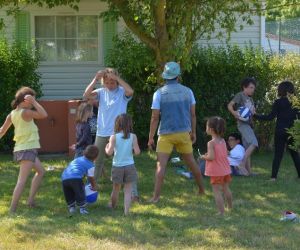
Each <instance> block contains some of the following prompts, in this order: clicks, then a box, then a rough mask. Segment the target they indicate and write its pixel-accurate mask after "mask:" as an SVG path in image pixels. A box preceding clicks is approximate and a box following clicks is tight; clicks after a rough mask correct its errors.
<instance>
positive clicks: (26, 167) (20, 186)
mask: <svg viewBox="0 0 300 250" xmlns="http://www.w3.org/2000/svg"><path fill="white" fill-rule="evenodd" d="M32 168H34V169H35V171H36V174H35V175H34V177H33V179H32V182H31V188H30V194H29V198H28V205H29V206H34V205H35V203H34V197H35V195H36V192H37V190H38V188H39V186H40V184H41V181H42V179H43V176H44V174H45V170H44V168H43V167H42V165H41V162H40V160H39V159H38V158H36V160H35V162H34V163H33V162H32V161H27V160H24V161H21V162H20V172H19V177H18V181H17V184H16V186H15V189H14V192H13V197H12V201H11V206H10V212H12V213H14V212H15V211H16V209H17V206H18V202H19V200H20V198H21V195H22V193H23V191H24V188H25V184H26V181H27V178H28V176H29V174H30V172H31V169H32Z"/></svg>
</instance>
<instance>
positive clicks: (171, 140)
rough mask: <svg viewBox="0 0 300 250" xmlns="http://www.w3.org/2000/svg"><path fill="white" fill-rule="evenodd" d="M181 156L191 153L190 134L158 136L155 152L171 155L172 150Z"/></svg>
mask: <svg viewBox="0 0 300 250" xmlns="http://www.w3.org/2000/svg"><path fill="white" fill-rule="evenodd" d="M174 147H175V148H176V151H177V152H178V153H181V154H190V153H192V152H193V146H192V141H191V137H190V134H189V133H188V132H181V133H174V134H167V135H160V136H159V137H158V141H157V146H156V152H157V153H166V154H171V152H172V150H173V148H174Z"/></svg>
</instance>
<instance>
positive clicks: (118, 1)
mask: <svg viewBox="0 0 300 250" xmlns="http://www.w3.org/2000/svg"><path fill="white" fill-rule="evenodd" d="M111 2H112V3H113V4H114V5H115V6H116V7H117V8H118V10H119V11H120V13H121V16H122V18H123V19H124V22H125V23H126V25H127V26H128V28H129V29H130V30H131V31H132V32H133V33H134V34H135V35H136V36H137V37H138V38H139V39H140V40H141V41H142V42H144V43H145V44H147V45H148V46H149V47H150V48H151V49H153V50H156V49H157V44H156V40H155V39H154V38H153V37H151V36H150V35H148V34H147V33H146V32H145V31H144V30H143V27H142V26H141V25H139V24H138V23H137V22H135V21H134V19H133V16H134V15H133V13H132V12H131V10H130V9H129V8H128V6H129V3H128V0H111Z"/></svg>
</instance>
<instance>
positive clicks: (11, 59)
mask: <svg viewBox="0 0 300 250" xmlns="http://www.w3.org/2000/svg"><path fill="white" fill-rule="evenodd" d="M37 66H38V58H36V57H34V53H33V51H31V50H30V49H28V48H26V47H24V46H22V45H20V44H17V43H14V44H12V45H11V46H10V45H8V43H7V42H6V41H4V40H1V41H0V86H1V92H0V100H1V105H0V123H1V126H2V124H3V122H4V121H5V119H6V116H7V115H8V114H9V112H10V111H11V106H10V104H11V101H12V100H13V99H14V96H15V93H16V91H17V90H18V89H19V88H20V87H21V86H28V87H31V88H33V89H34V90H35V91H36V92H37V95H38V97H39V96H41V85H40V84H39V78H40V76H39V75H38V73H37V72H36V69H37ZM12 137H13V130H12V129H10V130H9V131H8V132H7V134H6V136H4V137H3V138H2V139H1V140H0V150H9V149H11V148H12V146H13V141H12Z"/></svg>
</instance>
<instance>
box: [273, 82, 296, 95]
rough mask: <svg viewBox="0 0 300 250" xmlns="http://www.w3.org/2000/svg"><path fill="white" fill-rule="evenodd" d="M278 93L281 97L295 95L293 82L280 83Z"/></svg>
mask: <svg viewBox="0 0 300 250" xmlns="http://www.w3.org/2000/svg"><path fill="white" fill-rule="evenodd" d="M277 93H278V96H279V97H284V96H287V94H288V93H289V94H294V93H295V88H294V85H293V83H292V82H290V81H283V82H281V83H279V85H278V88H277Z"/></svg>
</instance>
